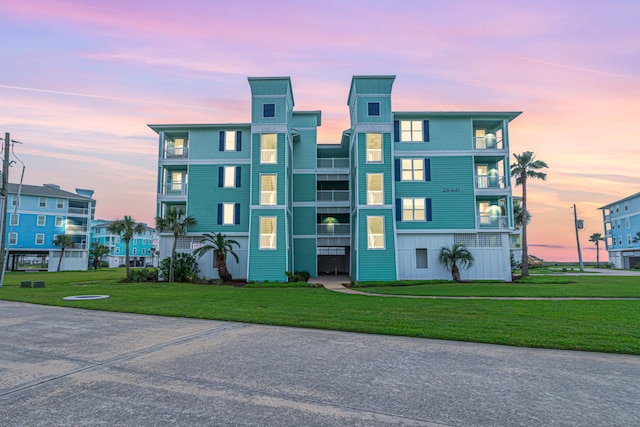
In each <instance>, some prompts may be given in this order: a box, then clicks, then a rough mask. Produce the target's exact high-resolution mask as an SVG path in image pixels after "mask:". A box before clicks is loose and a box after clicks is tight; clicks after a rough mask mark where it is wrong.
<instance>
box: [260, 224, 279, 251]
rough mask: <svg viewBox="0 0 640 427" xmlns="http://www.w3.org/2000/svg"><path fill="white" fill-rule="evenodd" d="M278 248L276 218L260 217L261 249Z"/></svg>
mask: <svg viewBox="0 0 640 427" xmlns="http://www.w3.org/2000/svg"><path fill="white" fill-rule="evenodd" d="M275 248H276V217H275V216H261V217H260V249H275Z"/></svg>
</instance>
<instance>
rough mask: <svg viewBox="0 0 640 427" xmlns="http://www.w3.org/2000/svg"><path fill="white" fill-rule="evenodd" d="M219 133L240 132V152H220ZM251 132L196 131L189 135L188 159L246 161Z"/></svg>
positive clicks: (223, 129) (221, 129)
mask: <svg viewBox="0 0 640 427" xmlns="http://www.w3.org/2000/svg"><path fill="white" fill-rule="evenodd" d="M220 131H233V132H236V131H241V132H242V135H241V144H240V148H241V150H240V151H220ZM250 135H251V132H250V131H249V129H248V128H238V127H233V126H230V127H228V128H227V127H221V128H215V129H202V130H200V129H198V130H192V131H191V132H190V133H189V158H190V159H194V160H212V159H225V160H226V159H228V160H235V159H248V158H249V153H250V150H249V146H250V138H249V137H250Z"/></svg>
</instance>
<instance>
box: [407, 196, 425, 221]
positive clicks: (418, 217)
mask: <svg viewBox="0 0 640 427" xmlns="http://www.w3.org/2000/svg"><path fill="white" fill-rule="evenodd" d="M402 220H403V221H424V220H425V215H424V199H422V198H415V199H412V198H406V199H402Z"/></svg>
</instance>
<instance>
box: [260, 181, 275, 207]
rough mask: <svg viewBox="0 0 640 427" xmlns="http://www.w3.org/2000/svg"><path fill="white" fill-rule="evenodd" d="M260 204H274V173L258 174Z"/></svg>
mask: <svg viewBox="0 0 640 427" xmlns="http://www.w3.org/2000/svg"><path fill="white" fill-rule="evenodd" d="M260 204H261V205H275V204H276V175H275V174H269V175H260Z"/></svg>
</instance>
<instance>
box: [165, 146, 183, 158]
mask: <svg viewBox="0 0 640 427" xmlns="http://www.w3.org/2000/svg"><path fill="white" fill-rule="evenodd" d="M187 157H189V147H167V148H165V149H164V158H165V159H181V158H182V159H185V158H187Z"/></svg>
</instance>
